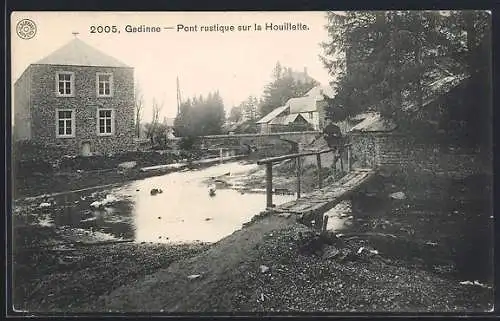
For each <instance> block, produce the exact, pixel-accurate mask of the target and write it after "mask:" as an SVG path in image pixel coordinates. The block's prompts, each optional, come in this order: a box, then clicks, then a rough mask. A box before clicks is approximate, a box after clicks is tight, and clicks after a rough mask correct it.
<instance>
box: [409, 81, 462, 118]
mask: <svg viewBox="0 0 500 321" xmlns="http://www.w3.org/2000/svg"><path fill="white" fill-rule="evenodd" d="M468 78H469V76H467V75H465V74H461V75H451V74H450V75H447V76H444V77H441V78H439V79H437V80H435V81H434V82H432V83H430V84H429V85H428V87H429V89H430V90H431V94H430V95H426V96H425V97H424V102H423V106H427V105H428V104H430V103H432V102H434V101H436V100H437V99H438V98H439V97H440V96H441V95H443V94H445V93H447V92H449V91H451V90H452V89H453V88H455V87H456V86H458V85H460V84H461V83H462V82H463V81H464V80H466V79H468ZM415 107H416V104H415V103H409V104H406V105H403V109H405V110H407V109H412V108H415Z"/></svg>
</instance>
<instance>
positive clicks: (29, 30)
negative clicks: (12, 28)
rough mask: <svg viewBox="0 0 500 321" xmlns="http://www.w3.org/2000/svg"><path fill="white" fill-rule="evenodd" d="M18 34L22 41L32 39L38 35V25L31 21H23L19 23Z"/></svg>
mask: <svg viewBox="0 0 500 321" xmlns="http://www.w3.org/2000/svg"><path fill="white" fill-rule="evenodd" d="M16 32H17V35H18V36H19V37H20V38H22V39H31V38H33V37H34V36H35V35H36V24H35V23H34V22H33V21H32V20H30V19H23V20H21V21H19V22H18V23H17V26H16Z"/></svg>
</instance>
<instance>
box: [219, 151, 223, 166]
mask: <svg viewBox="0 0 500 321" xmlns="http://www.w3.org/2000/svg"><path fill="white" fill-rule="evenodd" d="M219 156H220V163H221V164H222V156H223V155H222V148H219Z"/></svg>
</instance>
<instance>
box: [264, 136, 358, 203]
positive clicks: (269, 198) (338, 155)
mask: <svg viewBox="0 0 500 321" xmlns="http://www.w3.org/2000/svg"><path fill="white" fill-rule="evenodd" d="M330 152H331V153H335V154H334V160H333V166H334V167H335V166H336V164H337V161H338V160H339V159H340V166H341V170H342V171H343V170H344V164H343V158H342V154H343V153H344V152H346V153H347V170H348V171H351V144H345V145H343V146H341V147H340V148H331V149H325V150H320V151H310V152H302V153H296V154H289V155H283V156H277V157H269V158H265V159H261V160H259V161H257V164H258V165H266V208H267V209H270V208H272V207H273V165H274V164H275V163H277V162H281V161H284V160H288V159H295V162H296V169H297V173H296V175H297V198H300V195H301V181H300V180H301V162H302V161H301V158H302V157H305V156H312V155H316V165H317V167H318V186H319V188H322V187H323V175H322V170H321V169H322V167H321V154H325V153H330Z"/></svg>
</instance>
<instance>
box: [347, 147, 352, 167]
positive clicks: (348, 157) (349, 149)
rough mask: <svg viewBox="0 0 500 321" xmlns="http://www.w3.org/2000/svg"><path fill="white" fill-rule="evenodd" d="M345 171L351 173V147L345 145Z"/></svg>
mask: <svg viewBox="0 0 500 321" xmlns="http://www.w3.org/2000/svg"><path fill="white" fill-rule="evenodd" d="M347 171H348V172H350V171H351V145H347Z"/></svg>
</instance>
